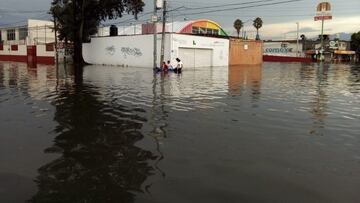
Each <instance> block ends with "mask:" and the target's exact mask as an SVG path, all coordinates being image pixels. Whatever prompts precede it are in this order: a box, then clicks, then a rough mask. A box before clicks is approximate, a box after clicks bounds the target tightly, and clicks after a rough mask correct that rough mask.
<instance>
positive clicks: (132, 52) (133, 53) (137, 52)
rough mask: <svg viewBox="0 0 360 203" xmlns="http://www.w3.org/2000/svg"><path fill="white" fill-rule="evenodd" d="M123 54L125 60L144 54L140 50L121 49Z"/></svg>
mask: <svg viewBox="0 0 360 203" xmlns="http://www.w3.org/2000/svg"><path fill="white" fill-rule="evenodd" d="M121 53H122V54H124V57H125V58H127V57H128V56H135V57H140V56H142V52H141V50H140V49H139V48H130V47H121Z"/></svg>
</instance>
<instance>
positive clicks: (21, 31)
mask: <svg viewBox="0 0 360 203" xmlns="http://www.w3.org/2000/svg"><path fill="white" fill-rule="evenodd" d="M27 36H28V29H27V28H20V29H19V40H25V39H26V37H27Z"/></svg>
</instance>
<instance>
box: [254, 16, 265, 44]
mask: <svg viewBox="0 0 360 203" xmlns="http://www.w3.org/2000/svg"><path fill="white" fill-rule="evenodd" d="M253 25H254V27H255V28H256V40H260V36H259V29H260V28H261V27H262V26H263V21H262V19H261V18H259V17H257V18H255V20H254V22H253Z"/></svg>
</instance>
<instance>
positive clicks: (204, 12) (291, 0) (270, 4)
mask: <svg viewBox="0 0 360 203" xmlns="http://www.w3.org/2000/svg"><path fill="white" fill-rule="evenodd" d="M298 1H303V0H288V1H281V2H273V3H264V4H257V5H250V6H242V7H235V8H225V9H216V10H209V11H200V12H196V13H184V14H183V15H200V14H206V13H213V12H222V11H232V10H240V9H245V8H255V7H261V6H273V5H279V4H286V3H292V2H298Z"/></svg>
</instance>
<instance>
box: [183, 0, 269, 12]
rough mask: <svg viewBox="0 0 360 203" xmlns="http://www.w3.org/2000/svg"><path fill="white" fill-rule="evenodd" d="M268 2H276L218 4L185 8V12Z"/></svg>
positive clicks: (264, 0)
mask: <svg viewBox="0 0 360 203" xmlns="http://www.w3.org/2000/svg"><path fill="white" fill-rule="evenodd" d="M269 1H276V0H258V1H248V2H243V3H230V4H221V5H220V4H218V5H214V6H204V7H196V8H186V10H200V9H209V8H219V7H227V6H239V5H248V4H256V3H263V2H269Z"/></svg>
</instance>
